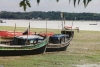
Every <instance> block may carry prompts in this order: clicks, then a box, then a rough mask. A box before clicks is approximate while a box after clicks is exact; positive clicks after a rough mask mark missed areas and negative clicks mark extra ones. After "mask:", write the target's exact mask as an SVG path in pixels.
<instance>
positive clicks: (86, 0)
mask: <svg viewBox="0 0 100 67" xmlns="http://www.w3.org/2000/svg"><path fill="white" fill-rule="evenodd" d="M56 1H57V2H59V0H56ZM70 1H71V0H69V2H70ZM72 1H73V2H74V6H75V5H76V4H79V3H80V1H81V0H72ZM82 1H83V3H84V6H85V7H86V6H87V5H88V3H89V2H90V1H92V0H82ZM37 3H38V4H39V3H40V0H37ZM27 6H28V7H31V5H30V2H29V0H22V1H21V2H20V7H23V9H24V11H26V8H27Z"/></svg>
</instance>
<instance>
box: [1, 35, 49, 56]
mask: <svg viewBox="0 0 100 67" xmlns="http://www.w3.org/2000/svg"><path fill="white" fill-rule="evenodd" d="M47 44H48V37H42V36H39V35H22V36H17V37H14V38H13V40H12V41H1V42H0V56H9V55H10V56H11V55H15V56H16V55H31V54H39V53H43V52H44V51H45V49H46V45H47Z"/></svg>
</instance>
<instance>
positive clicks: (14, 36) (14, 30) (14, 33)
mask: <svg viewBox="0 0 100 67" xmlns="http://www.w3.org/2000/svg"><path fill="white" fill-rule="evenodd" d="M15 31H16V23H15V28H14V37H15Z"/></svg>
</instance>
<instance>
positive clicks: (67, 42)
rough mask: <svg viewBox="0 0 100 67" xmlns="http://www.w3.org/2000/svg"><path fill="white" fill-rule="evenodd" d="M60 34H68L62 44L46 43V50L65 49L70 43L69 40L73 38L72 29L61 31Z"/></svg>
mask: <svg viewBox="0 0 100 67" xmlns="http://www.w3.org/2000/svg"><path fill="white" fill-rule="evenodd" d="M61 33H62V34H65V35H67V34H68V35H69V37H67V38H68V40H67V41H66V42H64V44H56V45H55V44H51V45H50V44H48V45H47V48H46V52H55V51H65V50H66V49H67V47H68V46H69V45H70V41H71V40H72V39H73V36H74V31H65V30H64V31H61Z"/></svg>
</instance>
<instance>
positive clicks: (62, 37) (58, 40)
mask: <svg viewBox="0 0 100 67" xmlns="http://www.w3.org/2000/svg"><path fill="white" fill-rule="evenodd" d="M68 37H69V35H66V34H55V35H53V36H51V37H50V38H49V43H53V44H63V43H65V41H66V39H67V38H68Z"/></svg>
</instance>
